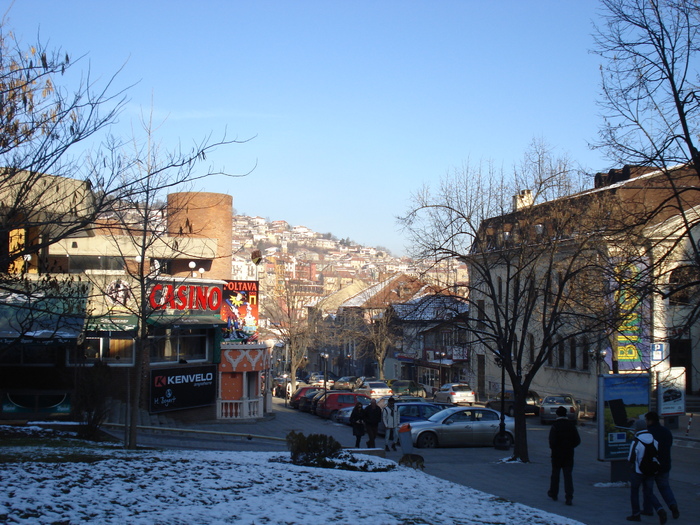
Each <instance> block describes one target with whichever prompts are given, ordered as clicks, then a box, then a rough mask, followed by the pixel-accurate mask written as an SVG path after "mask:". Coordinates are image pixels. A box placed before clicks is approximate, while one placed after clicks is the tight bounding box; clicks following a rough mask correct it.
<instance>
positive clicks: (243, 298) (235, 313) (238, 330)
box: [221, 281, 258, 343]
mask: <svg viewBox="0 0 700 525" xmlns="http://www.w3.org/2000/svg"><path fill="white" fill-rule="evenodd" d="M221 319H223V320H224V321H225V322H226V326H224V328H223V330H224V341H226V342H229V343H253V342H255V341H257V340H258V281H226V284H225V285H224V296H223V302H222V305H221Z"/></svg>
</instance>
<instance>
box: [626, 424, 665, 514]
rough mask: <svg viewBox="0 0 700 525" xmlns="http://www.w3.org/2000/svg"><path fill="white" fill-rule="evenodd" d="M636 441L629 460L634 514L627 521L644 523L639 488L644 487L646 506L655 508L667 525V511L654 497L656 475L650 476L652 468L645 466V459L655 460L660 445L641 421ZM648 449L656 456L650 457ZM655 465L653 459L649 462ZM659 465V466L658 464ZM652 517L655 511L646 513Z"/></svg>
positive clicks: (632, 446)
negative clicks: (646, 456) (640, 507)
mask: <svg viewBox="0 0 700 525" xmlns="http://www.w3.org/2000/svg"><path fill="white" fill-rule="evenodd" d="M634 429H635V431H636V433H635V434H634V440H633V441H632V445H631V446H630V452H629V456H628V457H627V460H628V461H629V462H630V466H631V467H632V471H631V472H630V503H631V504H632V514H631V515H630V516H627V521H642V517H641V514H642V513H641V511H640V509H639V487H642V492H643V494H644V506H645V507H646V506H650V507H653V508H654V510H656V512H657V513H658V515H659V522H660V523H661V525H663V524H664V523H666V519H667V516H666V511H665V510H664V509H663V507H661V503H659V500H658V499H657V498H656V496H655V495H654V475H653V474H650V473H649V471H650V470H651V468H650V467H647V466H645V464H644V457H645V455H648V458H650V459H651V458H653V456H654V455H655V452H656V451H657V450H658V443H657V442H656V440H655V439H654V436H652V435H651V434H650V433H649V432H647V430H646V423H645V422H644V421H642V420H641V419H640V420H638V421H636V422H635V426H634ZM647 448H649V449H650V450H651V451H654V454H651V455H649V452H647ZM648 464H653V459H652V460H651V461H649V462H648ZM657 465H658V464H657ZM645 514H648V515H650V516H653V515H654V512H653V511H651V510H650V511H648V512H645Z"/></svg>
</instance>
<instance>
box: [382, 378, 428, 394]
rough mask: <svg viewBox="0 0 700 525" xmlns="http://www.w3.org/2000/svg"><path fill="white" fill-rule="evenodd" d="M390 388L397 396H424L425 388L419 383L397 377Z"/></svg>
mask: <svg viewBox="0 0 700 525" xmlns="http://www.w3.org/2000/svg"><path fill="white" fill-rule="evenodd" d="M389 386H391V390H392V391H393V392H394V394H395V395H397V396H418V397H425V388H423V385H421V384H420V383H417V382H415V381H409V380H407V379H397V380H396V381H393V382H392V383H391V385H389Z"/></svg>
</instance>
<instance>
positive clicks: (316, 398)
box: [309, 388, 327, 414]
mask: <svg viewBox="0 0 700 525" xmlns="http://www.w3.org/2000/svg"><path fill="white" fill-rule="evenodd" d="M326 392H327V390H324V389H323V388H320V389H319V390H318V392H316V395H315V396H314V397H312V398H311V407H310V410H309V412H311V413H312V414H316V408H317V407H318V402H319V401H320V400H321V398H322V397H323V396H325V395H326Z"/></svg>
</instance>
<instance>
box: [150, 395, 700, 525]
mask: <svg viewBox="0 0 700 525" xmlns="http://www.w3.org/2000/svg"><path fill="white" fill-rule="evenodd" d="M183 426H184V427H186V429H187V430H200V431H205V432H212V433H221V432H229V433H235V434H237V436H223V435H217V434H196V433H195V434H190V433H178V432H173V433H170V432H151V431H149V432H139V443H142V444H144V445H154V446H165V447H168V446H172V447H175V448H181V449H182V448H184V449H188V448H189V449H210V450H232V451H279V452H282V451H286V449H287V448H286V443H285V441H284V439H283V438H284V437H285V436H286V435H287V433H288V432H290V431H292V430H295V431H297V432H304V433H306V434H309V433H323V434H327V435H331V436H333V437H334V438H335V439H337V440H338V441H339V442H340V443H341V444H342V445H343V446H345V447H348V448H350V447H352V445H353V444H354V438H353V436H352V432H351V430H350V428H349V427H347V426H345V425H339V424H336V423H333V422H331V421H329V420H326V419H321V418H317V417H315V416H311V415H309V414H300V413H299V412H298V411H296V410H292V409H291V408H287V407H285V406H284V402H283V400H277V399H275V401H274V402H273V414H272V415H271V416H269V417H266V418H264V419H262V420H259V421H255V422H254V421H249V422H242V421H205V422H197V423H191V424H187V425H183ZM548 432H549V427H545V426H542V425H539V423H538V422H537V421H536V420H534V419H529V420H528V444H529V450H530V463H528V464H522V463H503V461H502V460H503V459H504V458H505V457H507V456H508V454H509V453H508V452H504V451H498V450H495V449H493V448H483V447H482V448H444V449H420V450H417V451H415V450H414V452H417V453H419V454H421V455H422V456H424V458H425V473H426V474H429V476H428V477H427V478H426V483H429V484H431V485H435V484H439V483H441V480H447V481H451V482H454V483H457V484H460V485H464V486H467V487H470V488H473V489H477V490H480V491H483V492H484V493H486V494H490V495H492V496H493V497H497V498H503V499H507V500H509V501H514V502H518V503H522V504H524V505H528V506H530V507H535V508H539V509H542V510H545V511H547V512H552V513H555V514H559V515H561V516H565V517H568V518H571V519H573V520H577V521H579V522H580V523H584V524H586V525H601V524H623V523H627V522H626V520H625V517H626V516H627V515H628V514H629V513H630V503H629V494H630V492H629V487H628V486H627V485H626V484H624V483H611V482H610V479H611V467H610V464H609V463H608V462H601V461H598V460H597V445H598V444H597V441H598V431H597V425H596V422H595V421H591V420H582V421H581V424H580V425H579V432H580V434H581V438H582V445H581V446H580V447H579V448H578V449H577V451H576V464H575V467H574V485H575V497H574V505H573V506H565V505H564V503H563V501H562V500H559V501H556V502H555V501H552V500H550V499H549V498H547V496H546V491H547V486H548V483H549V474H550V469H551V467H550V460H549V449H548V445H547V435H548ZM672 432H673V435H674V447H673V469H672V471H671V486H672V488H673V490H674V492H675V495H676V498H677V500H678V502H679V507H680V510H681V517H680V519H678V520H672V519H671V520H669V523H671V522H672V523H674V524H675V523H677V524H679V525H681V524H684V523H695V522H696V521H697V516H698V515H700V485H699V483H698V476H697V472H698V470H699V469H700V415H693V418H692V420H691V416H690V415H686V416H680V417H679V421H678V428H677V429H673V430H672ZM247 436H250V439H248V437H247ZM258 436H268V437H272V438H275V439H274V440H269V439H260V438H259V437H258ZM401 454H402V453H401V452H400V451H399V452H389V453H386V457H388V458H389V459H392V460H395V461H398V460H399V458H400V457H401ZM417 490H420V488H417ZM485 497H491V496H486V495H485ZM644 522H646V523H658V520H657V519H656V518H651V517H649V518H646V517H645V518H644Z"/></svg>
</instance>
